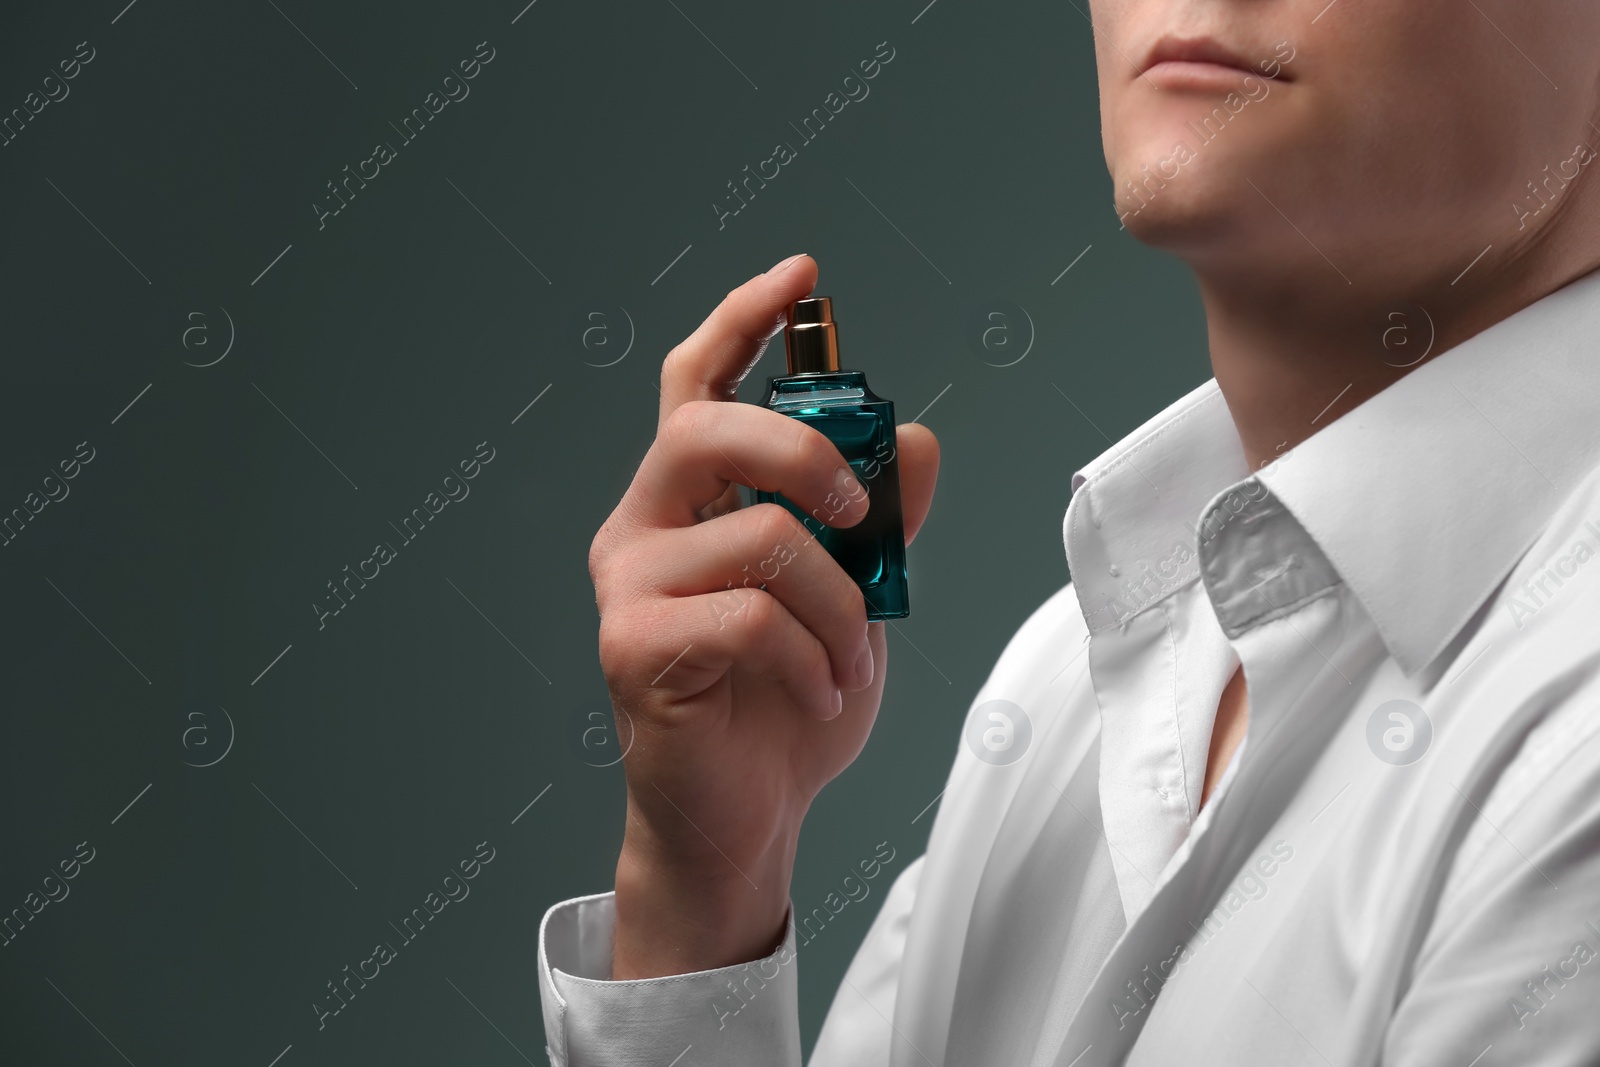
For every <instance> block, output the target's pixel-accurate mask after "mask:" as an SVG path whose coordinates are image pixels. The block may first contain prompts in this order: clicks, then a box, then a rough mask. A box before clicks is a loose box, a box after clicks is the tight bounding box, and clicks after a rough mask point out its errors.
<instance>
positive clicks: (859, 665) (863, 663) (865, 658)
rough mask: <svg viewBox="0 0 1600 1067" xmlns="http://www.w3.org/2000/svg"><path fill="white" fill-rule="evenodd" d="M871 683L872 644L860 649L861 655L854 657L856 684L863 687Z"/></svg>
mask: <svg viewBox="0 0 1600 1067" xmlns="http://www.w3.org/2000/svg"><path fill="white" fill-rule="evenodd" d="M871 684H872V646H871V645H868V646H867V647H865V648H863V649H862V650H861V655H860V656H858V657H857V658H856V685H857V687H859V688H861V689H865V688H866V687H867V686H869V685H871Z"/></svg>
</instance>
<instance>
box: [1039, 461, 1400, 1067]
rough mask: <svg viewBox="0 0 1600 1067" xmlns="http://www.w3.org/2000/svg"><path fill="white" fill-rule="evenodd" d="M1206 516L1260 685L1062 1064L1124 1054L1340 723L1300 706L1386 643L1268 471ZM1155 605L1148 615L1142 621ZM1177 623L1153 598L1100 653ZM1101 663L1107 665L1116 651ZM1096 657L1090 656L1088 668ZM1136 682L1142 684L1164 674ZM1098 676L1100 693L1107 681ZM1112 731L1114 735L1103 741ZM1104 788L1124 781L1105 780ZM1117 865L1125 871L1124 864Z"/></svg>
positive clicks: (1228, 627) (1106, 968) (1113, 1059)
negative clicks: (1182, 950)
mask: <svg viewBox="0 0 1600 1067" xmlns="http://www.w3.org/2000/svg"><path fill="white" fill-rule="evenodd" d="M1241 489H1247V490H1248V493H1246V494H1245V495H1246V496H1247V497H1249V499H1248V500H1247V502H1246V504H1245V506H1244V507H1243V508H1241V509H1239V510H1234V509H1232V508H1229V507H1227V506H1226V505H1224V504H1223V501H1224V500H1225V499H1229V494H1230V493H1231V494H1233V497H1232V499H1238V496H1239V491H1240V490H1241ZM1201 529H1202V530H1203V531H1205V532H1206V533H1207V534H1209V536H1203V537H1202V538H1201V539H1200V540H1199V542H1198V545H1197V548H1198V552H1197V561H1198V571H1199V575H1200V578H1201V581H1202V583H1203V586H1202V588H1203V590H1204V592H1205V594H1206V596H1207V598H1208V600H1209V604H1210V607H1211V608H1212V610H1213V611H1214V612H1215V618H1216V621H1217V624H1218V625H1219V626H1220V628H1221V631H1222V632H1223V633H1224V634H1225V635H1226V636H1227V638H1228V640H1229V641H1230V642H1231V647H1232V648H1233V650H1234V652H1235V653H1236V655H1237V656H1238V660H1239V663H1240V664H1241V666H1242V667H1243V669H1244V673H1245V680H1246V685H1247V689H1248V691H1249V699H1250V718H1249V723H1248V727H1247V733H1246V739H1245V741H1244V743H1243V745H1242V746H1241V749H1240V757H1241V758H1240V760H1239V762H1238V764H1237V765H1236V766H1234V767H1233V768H1232V769H1231V771H1230V774H1229V775H1228V777H1227V780H1226V781H1225V782H1224V783H1223V785H1222V788H1220V789H1219V790H1218V792H1217V794H1216V795H1214V796H1213V797H1212V798H1211V799H1210V801H1209V802H1208V804H1207V806H1206V809H1205V811H1204V812H1203V813H1202V815H1201V817H1200V818H1198V819H1196V820H1194V821H1193V823H1192V826H1190V827H1189V832H1188V834H1187V835H1186V836H1185V837H1184V838H1183V840H1182V841H1181V842H1180V843H1179V845H1178V846H1177V848H1176V850H1175V851H1174V852H1173V853H1172V855H1171V857H1170V860H1169V861H1168V862H1167V863H1166V864H1165V866H1164V868H1163V869H1162V870H1161V871H1160V872H1159V875H1158V876H1157V877H1156V878H1155V879H1154V880H1153V884H1147V885H1146V884H1143V881H1142V879H1141V877H1140V875H1139V874H1138V873H1134V874H1133V875H1132V879H1133V882H1139V883H1141V884H1140V886H1139V887H1137V888H1136V887H1134V886H1133V884H1132V883H1131V882H1130V883H1129V885H1128V886H1127V887H1125V899H1126V898H1131V899H1134V900H1135V901H1137V900H1139V898H1141V897H1142V898H1143V900H1144V903H1143V905H1142V906H1141V907H1139V908H1138V909H1137V910H1136V911H1134V912H1131V913H1130V919H1129V923H1128V927H1127V929H1126V930H1125V931H1124V932H1123V935H1122V937H1121V938H1119V939H1118V941H1117V943H1116V945H1115V946H1113V948H1112V950H1111V952H1110V954H1109V955H1108V956H1107V958H1106V960H1105V962H1104V964H1103V965H1102V966H1101V968H1100V970H1099V972H1098V974H1097V975H1096V977H1095V979H1094V981H1093V982H1092V983H1091V985H1090V989H1089V992H1088V994H1087V995H1086V996H1085V998H1084V1000H1083V1002H1082V1004H1081V1005H1080V1006H1079V1009H1078V1011H1077V1013H1076V1014H1075V1015H1074V1017H1073V1020H1072V1022H1071V1024H1070V1025H1069V1027H1068V1029H1067V1032H1066V1036H1065V1038H1064V1040H1063V1042H1062V1044H1061V1046H1060V1048H1059V1051H1058V1057H1057V1064H1058V1065H1059V1067H1066V1065H1068V1064H1072V1065H1073V1067H1095V1065H1109V1064H1121V1063H1123V1062H1124V1060H1125V1059H1126V1058H1127V1056H1128V1053H1129V1050H1130V1049H1131V1048H1132V1046H1133V1042H1134V1041H1135V1040H1136V1038H1137V1036H1138V1033H1139V1031H1140V1029H1141V1028H1142V1027H1143V1025H1144V1023H1145V1021H1146V1020H1147V1019H1148V1018H1149V1016H1150V1014H1151V1011H1150V1007H1151V1005H1152V1004H1153V1002H1154V1001H1155V998H1156V997H1157V996H1158V995H1159V992H1160V986H1161V985H1162V984H1163V982H1164V978H1163V977H1162V975H1161V971H1162V970H1163V969H1164V968H1163V967H1162V964H1163V962H1164V961H1168V960H1170V959H1171V958H1172V957H1173V955H1174V953H1175V952H1176V951H1177V949H1178V948H1179V946H1181V945H1183V944H1185V943H1187V941H1188V940H1189V938H1190V936H1191V932H1192V931H1193V930H1194V929H1197V926H1196V923H1198V922H1199V921H1200V920H1201V919H1202V918H1203V917H1204V915H1205V913H1206V911H1208V910H1209V909H1210V907H1211V906H1212V904H1213V903H1214V901H1215V899H1216V897H1217V896H1218V895H1220V893H1221V891H1222V890H1223V888H1224V887H1225V886H1226V884H1227V882H1228V880H1229V879H1231V878H1232V877H1233V875H1234V873H1235V872H1236V871H1237V870H1238V868H1239V867H1240V865H1241V864H1242V863H1243V862H1244V860H1245V859H1246V858H1247V857H1248V856H1249V854H1250V853H1251V852H1252V850H1254V849H1255V848H1256V847H1257V846H1258V843H1259V842H1260V840H1261V838H1262V836H1263V835H1264V834H1265V832H1266V830H1267V829H1268V828H1269V827H1270V826H1271V825H1272V823H1273V822H1274V821H1275V820H1276V818H1277V816H1278V814H1279V813H1280V812H1281V811H1282V809H1283V807H1284V805H1285V804H1286V803H1287V801H1288V799H1289V798H1290V797H1292V796H1293V793H1294V790H1295V788H1296V786H1297V785H1298V782H1299V780H1300V777H1301V775H1302V774H1303V772H1304V770H1305V768H1306V767H1308V766H1309V765H1310V764H1311V763H1312V762H1313V761H1314V760H1315V759H1316V758H1317V756H1318V755H1319V754H1320V752H1321V751H1322V746H1323V744H1324V743H1325V741H1326V738H1327V736H1329V735H1330V734H1331V732H1332V731H1333V729H1334V728H1335V727H1336V725H1337V722H1336V721H1332V717H1326V716H1325V717H1323V718H1322V719H1318V718H1317V717H1315V716H1306V715H1303V714H1300V713H1301V712H1302V710H1303V709H1305V708H1307V707H1315V706H1318V705H1319V704H1320V703H1322V702H1325V701H1326V699H1327V694H1328V691H1329V688H1330V687H1335V686H1337V687H1344V686H1346V685H1349V684H1350V683H1351V679H1353V678H1356V677H1357V676H1359V675H1360V674H1362V672H1363V670H1365V669H1369V668H1370V665H1371V664H1373V663H1376V662H1377V660H1378V658H1379V656H1380V655H1381V650H1382V648H1381V643H1379V642H1378V641H1377V639H1376V632H1375V630H1374V629H1373V627H1372V626H1371V623H1370V620H1368V619H1366V617H1365V615H1364V613H1363V612H1362V611H1361V608H1360V605H1359V604H1358V603H1357V602H1356V601H1355V600H1354V599H1353V597H1352V595H1351V594H1350V592H1349V590H1348V589H1347V588H1346V587H1345V586H1344V585H1343V584H1342V582H1341V580H1340V578H1339V576H1338V574H1337V572H1336V571H1335V570H1334V568H1333V566H1332V564H1331V563H1330V562H1329V561H1328V560H1327V558H1326V557H1325V556H1324V555H1323V554H1322V552H1321V551H1320V550H1319V549H1318V547H1317V546H1316V544H1315V542H1314V541H1313V540H1312V539H1311V538H1310V536H1309V535H1308V534H1307V533H1306V532H1305V530H1304V528H1303V527H1301V526H1300V525H1299V523H1298V522H1297V521H1296V520H1295V518H1294V516H1293V515H1291V514H1290V513H1289V512H1288V511H1287V510H1286V509H1285V508H1284V507H1283V505H1282V504H1281V503H1279V502H1278V501H1277V500H1276V499H1275V498H1274V497H1273V496H1272V495H1271V493H1270V492H1269V491H1267V490H1266V488H1265V487H1264V486H1262V485H1261V483H1260V482H1259V481H1257V480H1256V479H1254V478H1251V479H1247V480H1246V481H1245V482H1243V483H1240V484H1239V485H1238V486H1235V487H1233V488H1231V489H1230V490H1229V491H1228V492H1226V493H1221V494H1218V496H1217V497H1215V498H1214V499H1213V501H1212V503H1211V504H1210V505H1209V506H1208V507H1207V509H1206V511H1205V512H1204V520H1203V524H1202V526H1201ZM1145 616H1150V617H1151V618H1150V621H1148V622H1146V623H1144V624H1143V625H1142V626H1140V625H1138V620H1139V619H1140V618H1144V617H1145ZM1352 622H1354V625H1352ZM1166 625H1167V622H1166V613H1165V612H1163V611H1159V610H1158V611H1150V610H1147V611H1145V612H1144V613H1143V614H1142V615H1141V616H1138V617H1136V618H1135V619H1133V620H1129V625H1128V626H1127V627H1126V628H1122V629H1119V630H1107V631H1104V632H1102V633H1100V634H1096V635H1095V636H1094V637H1093V638H1092V639H1091V641H1090V648H1091V655H1093V654H1094V646H1095V642H1096V641H1097V640H1099V639H1100V638H1102V637H1106V638H1110V640H1108V641H1105V642H1103V644H1104V645H1105V646H1106V648H1107V649H1108V650H1109V649H1112V648H1115V647H1116V646H1117V645H1118V643H1119V642H1126V641H1128V640H1130V637H1129V635H1130V634H1132V635H1134V636H1133V637H1132V638H1131V640H1135V641H1138V640H1150V639H1152V636H1151V635H1159V633H1160V631H1161V630H1164V629H1165V628H1166ZM1128 647H1130V648H1131V647H1132V646H1128ZM1113 654H1114V653H1111V652H1109V651H1108V652H1107V653H1104V654H1103V655H1105V656H1111V655H1113ZM1102 662H1105V663H1107V664H1108V665H1109V663H1110V660H1109V659H1103V660H1102ZM1094 663H1095V660H1093V659H1091V666H1090V670H1091V674H1092V673H1093V671H1094ZM1132 684H1133V686H1135V687H1137V688H1140V689H1143V688H1144V687H1146V686H1153V685H1155V684H1156V683H1155V682H1151V681H1146V680H1139V681H1136V682H1134V683H1132ZM1096 688H1097V696H1098V695H1099V693H1098V683H1097V687H1096ZM1114 706H1115V705H1113V704H1112V700H1111V699H1105V700H1104V701H1103V704H1102V708H1103V718H1102V722H1103V728H1105V725H1107V724H1109V725H1112V726H1113V727H1114V726H1115V723H1114V722H1113V720H1114V719H1115V718H1116V716H1115V715H1114V714H1104V712H1105V711H1106V710H1108V709H1110V708H1112V707H1114ZM1212 710H1213V711H1214V710H1215V709H1214V708H1213V709H1212ZM1114 740H1115V738H1114V736H1108V737H1105V738H1104V739H1103V744H1106V745H1110V744H1112V743H1113V742H1114ZM1102 792H1103V794H1108V795H1109V794H1110V793H1114V792H1115V790H1108V788H1107V786H1106V784H1105V783H1102ZM1130 803H1131V802H1130ZM1123 832H1124V830H1123V828H1122V827H1120V826H1119V825H1118V824H1117V823H1116V822H1115V821H1114V820H1113V818H1112V817H1111V816H1110V815H1109V814H1108V815H1107V816H1106V834H1107V841H1108V843H1109V844H1111V845H1112V854H1113V855H1114V856H1115V855H1116V853H1117V852H1118V851H1119V850H1123V849H1128V850H1134V851H1137V850H1139V848H1140V846H1139V845H1138V844H1137V843H1136V842H1133V841H1129V840H1118V837H1119V836H1120V835H1121V834H1122V833H1123ZM1145 854H1146V855H1148V854H1149V852H1148V851H1146V853H1145ZM1130 859H1131V857H1130ZM1128 866H1129V867H1130V868H1131V867H1132V866H1133V864H1132V863H1131V862H1130V863H1128ZM1118 877H1119V881H1120V880H1121V877H1122V874H1121V868H1118ZM1127 890H1131V892H1128V891H1127Z"/></svg>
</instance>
